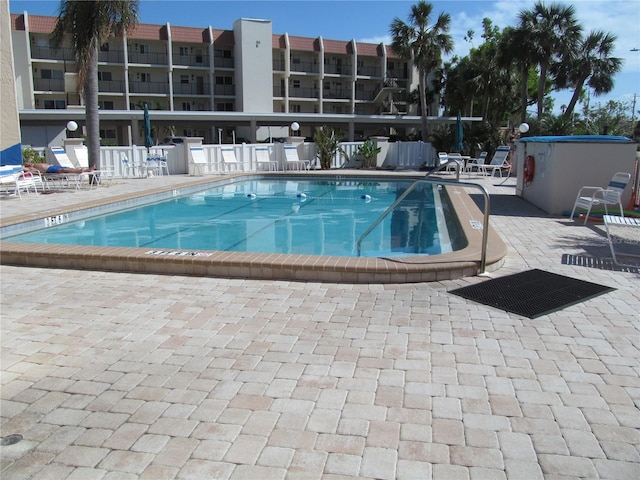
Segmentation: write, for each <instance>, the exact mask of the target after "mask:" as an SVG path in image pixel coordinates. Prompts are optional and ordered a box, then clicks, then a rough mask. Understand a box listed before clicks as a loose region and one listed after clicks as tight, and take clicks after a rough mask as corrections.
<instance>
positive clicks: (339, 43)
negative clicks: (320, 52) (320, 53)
mask: <svg viewBox="0 0 640 480" xmlns="http://www.w3.org/2000/svg"><path fill="white" fill-rule="evenodd" d="M322 43H323V44H324V51H325V53H341V54H343V55H344V54H347V53H350V52H349V50H351V49H350V48H349V44H350V43H351V42H345V41H344V40H325V39H322ZM351 53H352V52H351Z"/></svg>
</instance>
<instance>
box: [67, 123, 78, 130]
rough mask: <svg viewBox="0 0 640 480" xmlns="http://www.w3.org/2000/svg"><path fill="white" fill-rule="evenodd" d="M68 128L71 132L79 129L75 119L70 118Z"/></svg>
mask: <svg viewBox="0 0 640 480" xmlns="http://www.w3.org/2000/svg"><path fill="white" fill-rule="evenodd" d="M67 130H69V131H70V132H75V131H76V130H78V124H77V123H76V122H74V121H73V120H69V121H68V122H67Z"/></svg>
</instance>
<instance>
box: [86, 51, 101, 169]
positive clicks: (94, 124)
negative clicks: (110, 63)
mask: <svg viewBox="0 0 640 480" xmlns="http://www.w3.org/2000/svg"><path fill="white" fill-rule="evenodd" d="M84 104H85V112H86V116H85V122H86V129H87V139H86V143H87V153H88V155H89V166H90V167H93V166H94V165H95V166H96V167H98V165H99V163H100V118H99V110H98V44H97V43H96V45H95V47H94V49H93V54H92V58H91V59H90V60H89V61H88V62H87V76H86V79H85V85H84Z"/></svg>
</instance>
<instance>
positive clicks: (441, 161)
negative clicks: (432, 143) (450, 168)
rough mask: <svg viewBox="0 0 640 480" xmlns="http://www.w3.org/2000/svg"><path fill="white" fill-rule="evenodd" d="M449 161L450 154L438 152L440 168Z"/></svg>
mask: <svg viewBox="0 0 640 480" xmlns="http://www.w3.org/2000/svg"><path fill="white" fill-rule="evenodd" d="M448 161H449V154H448V153H447V152H438V166H442V165H444V164H445V163H447V162H448Z"/></svg>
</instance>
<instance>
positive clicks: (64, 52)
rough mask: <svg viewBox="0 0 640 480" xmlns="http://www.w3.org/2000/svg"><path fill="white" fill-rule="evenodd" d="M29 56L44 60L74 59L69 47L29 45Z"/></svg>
mask: <svg viewBox="0 0 640 480" xmlns="http://www.w3.org/2000/svg"><path fill="white" fill-rule="evenodd" d="M31 58H40V59H46V60H65V61H74V56H73V50H72V49H70V48H59V49H55V48H51V47H38V46H32V47H31Z"/></svg>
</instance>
